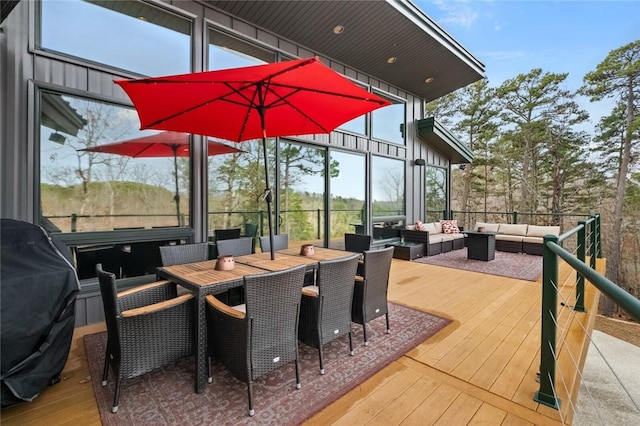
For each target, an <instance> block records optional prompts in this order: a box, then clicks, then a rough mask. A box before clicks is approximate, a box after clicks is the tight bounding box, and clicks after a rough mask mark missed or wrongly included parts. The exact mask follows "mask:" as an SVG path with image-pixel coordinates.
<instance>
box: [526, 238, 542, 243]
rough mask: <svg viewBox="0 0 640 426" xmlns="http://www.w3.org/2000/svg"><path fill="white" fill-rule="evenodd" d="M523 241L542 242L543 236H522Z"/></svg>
mask: <svg viewBox="0 0 640 426" xmlns="http://www.w3.org/2000/svg"><path fill="white" fill-rule="evenodd" d="M522 242H523V243H537V244H542V243H543V242H544V238H542V237H524V238H522Z"/></svg>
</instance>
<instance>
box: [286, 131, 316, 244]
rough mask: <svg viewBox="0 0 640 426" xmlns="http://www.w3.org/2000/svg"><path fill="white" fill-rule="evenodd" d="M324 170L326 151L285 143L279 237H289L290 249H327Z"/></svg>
mask: <svg viewBox="0 0 640 426" xmlns="http://www.w3.org/2000/svg"><path fill="white" fill-rule="evenodd" d="M324 170H325V149H324V148H315V147H312V146H308V145H298V144H293V143H286V142H282V143H281V145H280V179H279V184H278V191H279V196H280V220H279V221H280V229H279V233H281V234H289V244H290V245H291V244H294V245H298V244H301V243H307V242H308V243H313V244H317V245H323V240H324V216H325V211H324V197H325V184H324V176H325V175H324Z"/></svg>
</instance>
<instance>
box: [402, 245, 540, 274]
mask: <svg viewBox="0 0 640 426" xmlns="http://www.w3.org/2000/svg"><path fill="white" fill-rule="evenodd" d="M415 262H420V263H427V264H429V265H436V266H444V267H447V268H455V269H464V270H467V271H473V272H481V273H483V274H491V275H500V276H503V277H511V278H517V279H519V280H526V281H537V280H538V278H540V275H542V256H534V255H529V254H524V253H509V252H506V251H496V258H495V259H494V260H490V261H488V262H485V261H484V260H472V259H467V248H466V247H465V248H463V249H460V250H453V251H450V252H447V253H442V254H437V255H435V256H429V257H426V256H425V257H422V258H419V259H416V260H415Z"/></svg>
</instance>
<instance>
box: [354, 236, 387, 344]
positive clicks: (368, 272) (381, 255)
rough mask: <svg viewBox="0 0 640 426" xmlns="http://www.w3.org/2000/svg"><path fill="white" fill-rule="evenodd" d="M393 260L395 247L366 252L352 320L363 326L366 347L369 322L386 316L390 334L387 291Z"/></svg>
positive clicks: (356, 281)
mask: <svg viewBox="0 0 640 426" xmlns="http://www.w3.org/2000/svg"><path fill="white" fill-rule="evenodd" d="M392 258H393V247H387V248H385V249H381V250H367V251H365V252H364V266H363V268H362V275H361V276H360V275H358V276H356V280H355V286H354V288H353V303H352V306H351V320H352V321H353V322H355V323H358V324H362V331H363V334H364V345H365V346H367V345H368V344H369V342H368V340H367V323H368V322H369V321H371V320H373V319H375V318H377V317H379V316H381V315H384V316H385V317H386V321H387V334H389V333H390V331H389V305H388V303H387V289H388V287H389V271H390V269H391V259H392Z"/></svg>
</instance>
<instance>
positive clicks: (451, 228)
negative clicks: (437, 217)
mask: <svg viewBox="0 0 640 426" xmlns="http://www.w3.org/2000/svg"><path fill="white" fill-rule="evenodd" d="M440 225H441V226H442V232H443V233H445V234H458V233H460V229H458V221H457V220H456V219H453V220H441V221H440Z"/></svg>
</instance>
